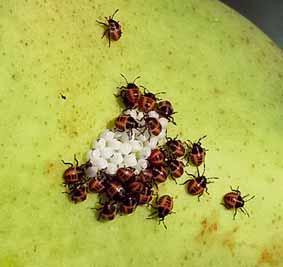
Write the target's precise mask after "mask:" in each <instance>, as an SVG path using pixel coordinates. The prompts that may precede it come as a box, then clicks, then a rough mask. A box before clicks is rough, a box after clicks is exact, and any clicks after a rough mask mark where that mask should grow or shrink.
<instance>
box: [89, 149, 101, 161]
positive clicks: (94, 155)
mask: <svg viewBox="0 0 283 267" xmlns="http://www.w3.org/2000/svg"><path fill="white" fill-rule="evenodd" d="M99 158H100V150H99V149H93V150H91V154H90V160H91V161H92V162H94V161H96V160H97V159H99Z"/></svg>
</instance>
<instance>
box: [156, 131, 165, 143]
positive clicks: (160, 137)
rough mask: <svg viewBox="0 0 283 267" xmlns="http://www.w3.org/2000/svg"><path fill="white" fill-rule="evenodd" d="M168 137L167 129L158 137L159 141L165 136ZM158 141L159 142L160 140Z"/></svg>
mask: <svg viewBox="0 0 283 267" xmlns="http://www.w3.org/2000/svg"><path fill="white" fill-rule="evenodd" d="M165 137H166V131H165V130H162V131H161V132H160V134H159V135H158V139H159V141H161V140H162V139H163V138H165ZM159 141H158V142H159Z"/></svg>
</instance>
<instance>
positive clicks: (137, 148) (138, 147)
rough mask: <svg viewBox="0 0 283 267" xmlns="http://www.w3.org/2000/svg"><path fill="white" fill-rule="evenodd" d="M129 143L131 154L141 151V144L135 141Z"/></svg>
mask: <svg viewBox="0 0 283 267" xmlns="http://www.w3.org/2000/svg"><path fill="white" fill-rule="evenodd" d="M129 143H130V145H131V146H132V152H137V151H140V150H142V142H140V141H137V140H131V141H130V142H129Z"/></svg>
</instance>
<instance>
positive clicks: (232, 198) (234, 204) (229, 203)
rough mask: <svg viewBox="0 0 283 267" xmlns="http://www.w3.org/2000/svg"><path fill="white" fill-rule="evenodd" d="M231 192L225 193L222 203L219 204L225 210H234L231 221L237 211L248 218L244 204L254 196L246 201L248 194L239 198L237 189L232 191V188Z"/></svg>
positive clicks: (239, 193) (239, 192) (239, 194)
mask: <svg viewBox="0 0 283 267" xmlns="http://www.w3.org/2000/svg"><path fill="white" fill-rule="evenodd" d="M230 188H231V192H229V193H227V194H225V195H224V197H223V201H224V203H221V204H222V205H223V206H224V207H225V208H226V209H234V215H233V219H234V220H235V217H236V215H237V211H238V209H240V211H241V212H243V213H244V214H245V215H247V216H250V215H249V213H248V211H247V209H246V208H245V207H244V205H245V203H246V202H248V201H250V200H252V199H253V198H254V197H255V196H252V197H250V198H249V199H246V198H247V197H248V196H249V194H247V195H245V196H243V197H242V196H241V191H240V190H239V187H237V189H236V190H235V189H233V188H232V186H231V187H230Z"/></svg>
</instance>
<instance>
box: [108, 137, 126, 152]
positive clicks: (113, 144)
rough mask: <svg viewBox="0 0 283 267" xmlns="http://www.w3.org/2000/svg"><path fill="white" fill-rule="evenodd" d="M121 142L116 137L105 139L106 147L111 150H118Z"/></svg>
mask: <svg viewBox="0 0 283 267" xmlns="http://www.w3.org/2000/svg"><path fill="white" fill-rule="evenodd" d="M121 145H122V142H120V141H118V140H117V139H112V140H111V141H107V147H109V148H111V149H113V150H120V147H121Z"/></svg>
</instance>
